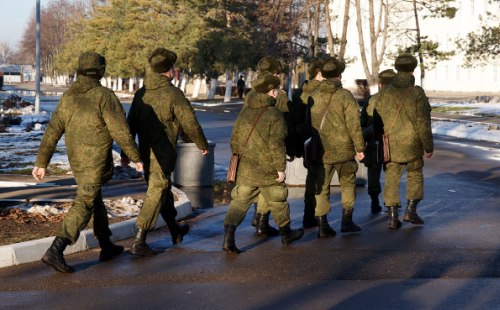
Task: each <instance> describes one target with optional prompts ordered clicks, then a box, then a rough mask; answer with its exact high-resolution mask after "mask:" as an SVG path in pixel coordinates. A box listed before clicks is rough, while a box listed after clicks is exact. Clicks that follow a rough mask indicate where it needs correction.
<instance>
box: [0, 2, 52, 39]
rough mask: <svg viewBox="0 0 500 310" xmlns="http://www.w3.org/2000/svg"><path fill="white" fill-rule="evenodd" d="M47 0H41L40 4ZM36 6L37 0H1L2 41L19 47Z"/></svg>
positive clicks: (0, 33) (0, 34) (0, 25)
mask: <svg viewBox="0 0 500 310" xmlns="http://www.w3.org/2000/svg"><path fill="white" fill-rule="evenodd" d="M46 2H47V0H40V5H41V6H44V5H45V3H46ZM35 6H36V0H0V42H7V43H9V44H10V46H11V47H12V48H17V45H18V44H19V42H20V41H21V38H22V37H23V33H24V29H25V27H26V25H27V24H28V21H29V18H30V17H31V13H32V12H34V11H35Z"/></svg>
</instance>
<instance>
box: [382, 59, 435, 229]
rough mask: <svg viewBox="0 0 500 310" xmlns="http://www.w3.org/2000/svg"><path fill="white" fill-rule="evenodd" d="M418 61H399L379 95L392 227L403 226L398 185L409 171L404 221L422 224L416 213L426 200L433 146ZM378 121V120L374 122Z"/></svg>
mask: <svg viewBox="0 0 500 310" xmlns="http://www.w3.org/2000/svg"><path fill="white" fill-rule="evenodd" d="M416 67H417V59H416V58H415V57H413V55H411V54H402V55H399V56H398V57H397V58H396V61H395V68H396V70H397V71H398V73H397V74H396V75H395V76H394V78H393V79H392V81H391V83H390V84H389V85H387V86H386V87H385V88H384V89H382V91H381V92H380V95H379V98H378V104H377V105H376V108H375V110H376V113H377V114H378V115H379V116H380V120H381V122H379V123H378V124H377V122H376V123H375V126H376V127H377V126H378V127H382V129H383V132H384V134H385V135H388V137H389V148H390V160H389V162H387V163H386V164H385V166H386V169H385V186H384V202H385V205H386V207H387V208H388V211H389V228H390V229H397V228H399V227H400V226H401V222H400V221H399V219H398V208H400V207H401V204H400V200H399V185H400V181H401V176H402V175H403V171H404V170H405V169H406V180H407V182H406V183H407V190H406V199H407V207H406V212H405V215H404V218H403V220H404V221H406V222H410V223H412V224H423V223H424V221H423V220H422V219H421V218H420V217H419V216H418V214H417V204H418V203H419V202H420V201H421V200H422V199H423V198H424V176H423V171H422V169H423V167H424V160H423V155H425V156H426V157H427V158H430V157H431V156H432V153H433V149H434V145H433V139H432V128H431V107H430V104H429V100H428V99H427V96H426V95H425V92H424V90H423V89H422V88H421V87H419V86H415V77H414V76H413V71H414V70H415V68H416ZM375 121H376V120H375Z"/></svg>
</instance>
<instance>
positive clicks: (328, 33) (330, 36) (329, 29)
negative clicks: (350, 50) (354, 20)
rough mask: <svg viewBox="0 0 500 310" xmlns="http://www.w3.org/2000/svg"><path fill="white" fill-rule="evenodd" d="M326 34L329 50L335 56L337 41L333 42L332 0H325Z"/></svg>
mask: <svg viewBox="0 0 500 310" xmlns="http://www.w3.org/2000/svg"><path fill="white" fill-rule="evenodd" d="M324 5H325V19H326V36H327V39H328V50H329V51H330V56H335V43H334V42H333V31H332V21H331V19H330V0H325V2H324Z"/></svg>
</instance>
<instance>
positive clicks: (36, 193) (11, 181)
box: [0, 175, 193, 268]
mask: <svg viewBox="0 0 500 310" xmlns="http://www.w3.org/2000/svg"><path fill="white" fill-rule="evenodd" d="M173 191H174V193H175V194H176V196H177V198H178V201H176V202H175V208H176V210H177V220H180V219H183V218H185V217H187V216H189V215H190V214H191V213H192V211H193V209H192V206H191V202H190V201H189V199H188V197H187V196H186V194H185V193H184V192H182V191H181V190H179V189H177V188H173ZM75 192H76V184H75V182H74V179H73V178H72V177H70V176H69V177H47V178H45V182H40V183H37V182H34V180H33V178H32V177H31V176H26V175H0V208H1V207H6V206H12V205H17V204H21V203H26V202H38V203H42V202H65V201H73V199H74V197H75ZM145 192H146V183H145V182H144V180H142V179H140V180H112V181H110V182H109V183H108V184H106V185H105V186H104V187H103V196H104V199H111V200H117V199H120V198H122V197H132V198H143V197H144V194H145ZM135 222H136V219H135V218H133V219H130V220H127V221H124V222H119V223H115V224H111V225H110V229H111V231H112V233H113V235H112V236H111V240H113V241H117V240H123V239H128V238H131V237H132V236H133V235H134V234H135ZM163 226H165V222H164V221H163V219H162V218H161V217H159V218H158V221H157V223H156V227H155V228H160V227H163ZM53 239H54V237H48V238H43V239H39V240H32V241H26V242H19V243H15V244H10V245H4V246H0V268H2V267H7V266H13V265H19V264H24V263H28V262H34V261H38V260H40V259H41V257H42V256H43V254H44V253H45V251H46V250H47V249H48V248H49V246H50V245H51V244H52V241H53ZM97 246H98V243H97V240H96V239H95V237H94V233H93V230H92V229H86V230H84V231H82V232H81V233H80V237H79V238H78V241H77V242H76V243H75V244H74V245H72V246H69V247H68V248H67V249H66V250H65V251H64V253H65V254H71V253H76V252H80V251H85V250H88V249H91V248H95V247H97Z"/></svg>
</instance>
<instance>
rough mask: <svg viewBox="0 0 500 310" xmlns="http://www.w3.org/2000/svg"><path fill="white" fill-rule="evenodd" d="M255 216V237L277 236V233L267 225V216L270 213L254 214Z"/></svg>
mask: <svg viewBox="0 0 500 310" xmlns="http://www.w3.org/2000/svg"><path fill="white" fill-rule="evenodd" d="M256 214H257V235H259V236H262V235H265V236H268V237H272V236H277V235H279V231H278V230H277V229H276V228H274V227H272V226H271V225H269V215H270V214H271V211H269V212H267V213H265V214H261V213H256Z"/></svg>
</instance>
